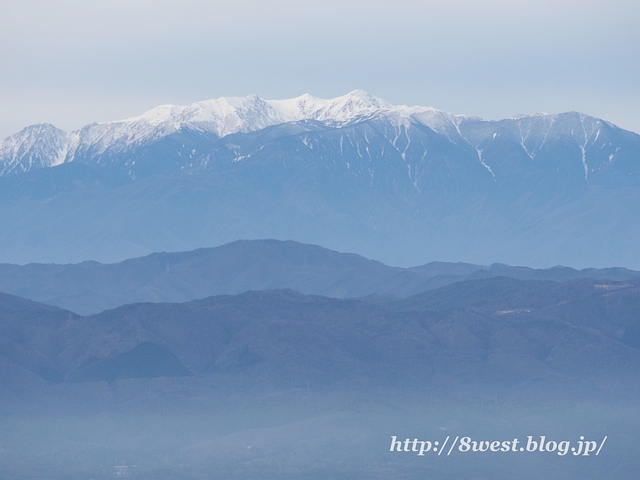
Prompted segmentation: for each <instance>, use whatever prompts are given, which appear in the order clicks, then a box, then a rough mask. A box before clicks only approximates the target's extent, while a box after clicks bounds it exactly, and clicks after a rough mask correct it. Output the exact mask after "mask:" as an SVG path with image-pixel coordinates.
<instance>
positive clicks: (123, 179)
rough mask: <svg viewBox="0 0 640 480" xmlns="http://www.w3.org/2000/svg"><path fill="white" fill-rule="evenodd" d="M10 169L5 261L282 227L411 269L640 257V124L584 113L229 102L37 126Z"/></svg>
mask: <svg viewBox="0 0 640 480" xmlns="http://www.w3.org/2000/svg"><path fill="white" fill-rule="evenodd" d="M0 170H1V171H2V176H0V221H1V222H2V223H3V225H5V226H6V230H5V231H3V232H0V252H2V253H1V254H0V261H2V262H9V263H28V262H42V263H51V262H56V263H76V262H80V261H84V260H97V261H101V262H109V263H111V262H116V261H121V260H124V259H126V258H131V257H138V256H141V255H147V254H150V253H153V252H159V251H185V250H193V249H196V248H202V247H213V246H219V245H222V244H225V243H228V242H231V241H235V240H239V239H265V238H273V239H279V240H296V241H299V242H303V243H312V244H317V245H321V246H323V247H326V248H330V249H333V250H337V251H341V252H353V253H358V254H360V255H363V256H365V257H368V258H374V259H376V260H380V261H383V262H385V263H387V264H391V265H403V266H413V265H418V264H423V263H427V262H429V261H434V260H442V261H464V262H470V263H478V264H492V263H495V262H499V263H507V264H521V265H528V266H532V267H550V266H553V265H558V264H561V265H568V266H572V267H577V268H584V267H611V266H623V267H628V268H635V269H638V268H640V256H639V255H638V252H637V249H636V247H635V242H634V241H633V240H632V239H633V238H637V237H638V236H640V218H639V215H640V213H639V212H640V136H639V135H637V134H635V133H632V132H628V131H625V130H622V129H620V128H618V127H616V126H615V125H613V124H611V123H609V122H606V121H604V120H600V119H597V118H593V117H589V116H587V115H584V114H581V113H576V112H569V113H562V114H554V115H547V114H534V115H529V116H518V117H514V118H511V119H505V120H500V121H485V120H482V119H479V118H473V117H466V116H463V115H452V114H448V113H444V112H440V111H438V110H435V109H433V108H430V107H408V106H394V105H391V104H389V103H388V102H385V101H384V100H381V99H379V98H377V97H374V96H372V95H369V94H367V93H365V92H362V91H354V92H351V93H349V94H347V95H344V96H342V97H338V98H335V99H330V100H323V99H318V98H314V97H312V96H310V95H303V96H301V97H297V98H294V99H289V100H263V99H261V98H259V97H257V96H255V95H253V96H249V97H244V98H220V99H217V100H208V101H204V102H197V103H195V104H193V105H191V106H187V107H182V106H172V105H164V106H160V107H157V108H155V109H153V110H150V111H149V112H146V113H145V114H143V115H141V116H139V117H134V118H130V119H127V120H122V121H116V122H107V123H97V124H91V125H87V126H85V127H83V128H81V129H80V130H77V131H74V132H71V133H65V132H62V131H61V130H58V129H56V128H55V127H53V126H51V125H39V126H32V127H28V128H27V129H25V130H23V131H22V132H20V133H18V134H16V135H13V136H11V137H9V138H8V139H6V140H5V141H4V142H3V143H2V144H1V145H0Z"/></svg>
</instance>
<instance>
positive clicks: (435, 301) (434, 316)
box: [0, 267, 640, 480]
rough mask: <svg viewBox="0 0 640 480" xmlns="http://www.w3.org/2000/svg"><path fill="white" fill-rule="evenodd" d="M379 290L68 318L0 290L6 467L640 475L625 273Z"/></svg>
mask: <svg viewBox="0 0 640 480" xmlns="http://www.w3.org/2000/svg"><path fill="white" fill-rule="evenodd" d="M440 268H441V267H440ZM374 300H375V301H374V302H373V303H371V302H369V301H362V300H357V299H332V298H327V297H320V296H306V295H302V294H299V293H296V292H293V291H290V290H278V291H263V292H247V293H243V294H240V295H233V296H217V297H210V298H206V299H203V300H197V301H193V302H189V303H181V304H149V303H145V304H134V305H126V306H122V307H119V308H117V309H114V310H109V311H106V312H103V313H101V314H99V315H95V316H91V317H79V316H77V315H74V314H72V313H70V312H66V311H64V310H60V309H57V308H54V307H48V306H43V305H41V304H36V303H34V302H29V301H26V300H23V299H20V298H17V297H13V296H9V295H3V296H0V328H2V336H1V337H0V338H2V341H1V343H0V362H2V368H0V372H1V373H2V382H1V383H0V386H1V387H0V388H1V389H2V390H1V395H0V421H1V422H3V424H4V426H5V428H3V429H2V430H1V432H2V433H0V443H1V444H2V445H9V444H10V445H11V448H9V449H6V448H5V449H3V450H2V451H0V459H1V460H2V461H0V465H1V467H0V475H2V476H6V477H7V478H36V477H38V476H39V475H46V476H47V478H75V477H78V478H82V477H83V476H88V477H89V478H108V477H109V476H112V475H113V472H112V468H113V466H114V465H125V466H129V467H128V468H129V469H130V470H131V471H130V473H131V474H132V475H133V473H135V475H137V476H139V477H140V478H167V479H168V478H210V475H211V471H212V469H215V471H216V472H222V473H221V475H223V476H224V477H227V478H296V476H297V477H299V476H300V475H304V476H305V477H306V478H327V477H331V478H389V475H391V476H392V477H394V478H424V477H425V475H427V476H429V475H430V476H433V477H436V478H471V476H472V475H473V474H475V473H474V472H478V471H479V470H480V471H482V472H483V473H482V475H484V477H486V478H495V479H509V478H513V474H514V472H517V474H518V478H525V479H531V480H533V479H538V478H541V475H542V476H543V477H544V478H558V479H560V478H568V477H569V478H570V477H575V476H576V475H577V476H578V477H579V478H588V479H594V480H595V479H601V478H620V479H622V478H634V475H635V474H637V473H638V472H640V464H638V462H637V461H636V460H634V458H635V456H634V455H635V454H634V452H635V446H634V445H635V444H636V443H635V442H636V441H638V440H640V438H638V431H640V430H639V429H638V426H639V424H638V422H639V421H640V419H639V418H638V415H637V402H638V399H639V398H640V397H639V395H640V390H639V387H638V383H637V378H638V374H640V350H638V345H639V343H638V321H639V319H638V313H637V312H638V311H640V280H638V278H634V279H629V280H627V281H625V282H611V281H607V282H604V281H595V280H589V279H577V280H571V281H565V282H551V281H538V280H526V281H523V280H517V279H512V278H506V277H495V278H490V279H481V280H471V281H464V282H458V283H455V284H451V285H448V286H446V287H443V288H440V289H437V290H433V291H429V292H425V293H421V294H417V295H413V296H410V297H408V298H405V299H397V298H386V299H385V298H383V297H379V296H378V297H375V299H374ZM45 367H46V368H45ZM391 435H397V436H401V437H402V438H405V437H410V438H412V439H413V438H415V437H418V438H421V439H430V440H432V441H433V440H440V441H441V442H442V441H443V440H444V437H445V436H446V435H453V436H455V435H471V436H475V437H476V438H479V439H480V437H482V438H483V439H484V438H485V437H486V438H488V439H491V440H494V439H500V440H502V439H512V438H514V437H520V438H521V439H523V440H524V441H526V436H527V435H537V436H539V435H546V436H547V438H548V439H551V438H553V439H563V440H564V439H565V437H566V439H567V440H572V441H577V438H578V437H579V436H580V435H583V436H584V435H586V436H588V437H589V438H591V437H593V438H594V439H598V440H601V439H602V437H603V436H604V435H608V436H609V440H608V442H610V443H607V445H606V446H605V448H606V450H604V452H606V453H605V454H604V455H602V456H599V457H594V458H591V457H589V458H587V457H585V458H582V457H576V458H568V457H567V458H563V457H559V456H557V455H545V454H542V453H539V454H531V456H529V455H528V454H523V455H517V454H514V455H506V454H505V455H504V456H501V457H500V458H498V457H489V458H486V457H482V458H480V457H479V455H480V454H476V455H473V456H459V457H453V456H452V457H450V458H449V459H448V460H446V462H448V463H444V462H440V460H441V459H440V458H439V457H435V456H434V457H429V458H428V459H427V458H422V457H417V456H411V458H409V457H410V455H404V454H403V455H404V456H398V455H392V454H389V439H390V438H391ZM596 437H597V438H596ZM81 445H83V446H82V447H81ZM60 447H62V449H61V450H58V448H60ZM292 449H293V451H295V453H296V454H295V455H293V456H292V455H291V452H292ZM56 452H62V453H56ZM436 458H437V459H438V461H435V459H436ZM423 460H428V461H423ZM439 462H440V463H439ZM133 465H136V467H135V471H134V470H133ZM69 472H72V473H71V474H70V473H69ZM629 475H631V477H629ZM481 478H482V477H481Z"/></svg>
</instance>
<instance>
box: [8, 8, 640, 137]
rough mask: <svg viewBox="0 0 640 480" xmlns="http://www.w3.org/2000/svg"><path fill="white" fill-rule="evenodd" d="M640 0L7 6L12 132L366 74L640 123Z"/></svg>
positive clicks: (428, 98)
mask: <svg viewBox="0 0 640 480" xmlns="http://www.w3.org/2000/svg"><path fill="white" fill-rule="evenodd" d="M638 25H640V2H638V1H637V0H622V1H616V0H609V1H607V2H605V1H589V0H582V1H577V0H576V1H574V0H538V1H526V2H523V1H519V0H487V1H483V2H477V1H471V0H446V1H444V0H443V1H441V0H436V1H428V2H418V1H406V0H395V1H394V2H391V1H384V2H382V1H376V0H368V1H366V2H365V1H349V0H342V1H334V0H324V1H322V2H320V1H317V0H316V1H305V0H296V1H291V0H272V1H269V0H266V1H253V0H240V1H233V2H229V1H225V2H217V1H188V0H186V1H185V0H183V1H180V2H178V1H163V0H153V1H151V0H113V1H91V2H89V1H86V0H77V1H72V0H58V1H55V2H53V1H44V0H40V1H37V0H27V1H21V2H2V5H1V6H0V108H1V112H2V114H1V120H0V137H1V138H4V137H5V136H7V135H9V134H11V133H14V132H16V131H18V130H20V129H21V128H22V127H24V126H25V125H28V124H33V123H40V122H49V123H53V124H54V125H57V126H59V127H61V128H63V129H66V130H70V129H74V128H78V127H80V126H82V125H84V124H86V123H89V122H91V121H105V120H115V119H119V118H124V117H128V116H133V115H137V114H140V113H142V112H143V111H144V110H146V109H149V108H152V107H154V106H156V105H159V104H162V103H178V104H188V103H191V102H194V101H197V100H204V99H207V98H214V97H220V96H230V95H248V94H250V93H256V94H258V95H260V96H262V97H264V98H288V97H293V96H297V95H300V94H302V93H305V92H308V93H311V94H312V95H315V96H319V97H332V96H338V95H342V94H344V93H347V92H348V91H350V90H353V89H356V88H360V89H363V90H366V91H368V92H370V93H372V94H374V95H377V96H380V97H382V98H384V99H386V100H388V101H390V102H392V103H398V104H409V105H415V104H419V105H430V106H434V107H436V108H439V109H442V110H445V111H449V112H454V113H465V114H469V115H478V116H481V117H485V118H503V117H508V116H513V115H516V114H520V113H533V112H537V111H544V112H550V113H556V112H561V111H569V110H579V111H583V112H585V113H588V114H591V115H595V116H598V117H601V118H604V119H607V120H610V121H612V122H614V123H616V124H618V125H620V126H621V127H624V128H627V129H631V130H634V131H636V132H640V28H639V27H638Z"/></svg>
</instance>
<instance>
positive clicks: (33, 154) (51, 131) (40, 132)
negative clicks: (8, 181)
mask: <svg viewBox="0 0 640 480" xmlns="http://www.w3.org/2000/svg"><path fill="white" fill-rule="evenodd" d="M68 146H69V137H68V135H67V133H66V132H64V131H62V130H60V129H58V128H56V127H54V126H53V125H50V124H48V123H42V124H38V125H31V126H29V127H26V128H24V129H22V130H21V131H20V132H18V133H15V134H13V135H11V136H10V137H8V138H6V139H5V140H4V141H3V142H1V143H0V176H3V175H7V174H10V173H14V172H15V173H18V172H26V171H28V170H31V169H32V168H41V167H54V166H56V165H60V164H61V163H63V162H64V159H65V157H66V154H67V149H68Z"/></svg>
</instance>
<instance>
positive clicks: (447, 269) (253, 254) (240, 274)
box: [0, 240, 639, 314]
mask: <svg viewBox="0 0 640 480" xmlns="http://www.w3.org/2000/svg"><path fill="white" fill-rule="evenodd" d="M638 274H639V273H638V272H634V271H632V270H627V269H623V268H617V269H615V268H609V269H599V270H598V269H585V270H574V269H571V268H566V267H554V268H551V269H545V270H535V269H531V268H526V267H510V266H508V265H500V264H494V265H491V266H490V267H483V266H479V265H472V264H462V263H455V264H454V263H444V262H434V263H430V264H426V265H423V266H420V267H413V268H408V269H403V268H398V267H389V266H387V265H384V264H382V263H380V262H376V261H373V260H368V259H366V258H363V257H361V256H359V255H354V254H343V253H338V252H334V251H331V250H327V249H324V248H321V247H318V246H314V245H305V244H301V243H297V242H292V241H288V242H282V241H277V240H254V241H237V242H233V243H230V244H227V245H224V246H221V247H217V248H210V249H199V250H195V251H192V252H179V253H156V254H152V255H148V256H146V257H142V258H135V259H130V260H126V261H124V262H120V263H117V264H100V263H96V262H84V263H81V264H75V265H40V264H30V265H24V266H18V265H7V264H0V291H4V292H7V293H12V294H15V295H21V296H23V297H27V298H30V299H32V300H36V301H40V302H45V303H48V304H51V305H57V306H60V307H63V308H67V309H69V310H72V311H74V312H76V313H80V314H92V313H98V312H100V311H102V310H106V309H109V308H115V307H117V306H120V305H124V304H127V303H135V302H184V301H189V300H195V299H198V298H204V297H207V296H210V295H219V294H235V293H241V292H245V291H247V290H268V289H278V288H290V289H293V290H296V291H298V292H301V293H310V294H316V295H325V296H330V297H337V298H343V297H360V296H365V295H372V294H382V295H397V296H406V295H411V294H414V293H418V292H422V291H425V290H430V289H434V288H438V287H441V286H444V285H447V284H450V283H453V282H458V281H461V280H466V279H480V278H490V277H495V276H498V275H501V276H507V277H512V278H519V279H523V280H526V279H540V280H552V281H562V280H569V279H573V278H584V277H590V278H595V279H610V280H618V281H622V280H625V279H628V278H631V277H633V276H635V275H638Z"/></svg>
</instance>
